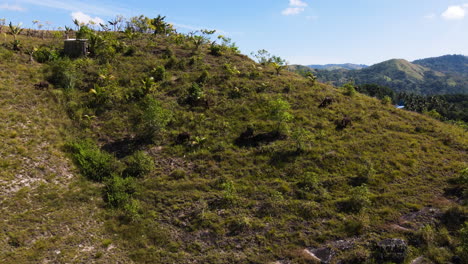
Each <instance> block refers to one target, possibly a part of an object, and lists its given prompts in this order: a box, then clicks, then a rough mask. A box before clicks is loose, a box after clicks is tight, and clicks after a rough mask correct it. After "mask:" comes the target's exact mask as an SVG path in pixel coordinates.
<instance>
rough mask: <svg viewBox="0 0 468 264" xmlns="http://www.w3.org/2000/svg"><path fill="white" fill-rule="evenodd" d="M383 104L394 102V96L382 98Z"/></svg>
mask: <svg viewBox="0 0 468 264" xmlns="http://www.w3.org/2000/svg"><path fill="white" fill-rule="evenodd" d="M381 102H382V104H383V105H389V104H391V103H392V98H390V96H388V95H386V96H385V97H384V98H383V99H382V101H381Z"/></svg>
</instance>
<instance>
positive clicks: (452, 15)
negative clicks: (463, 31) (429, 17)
mask: <svg viewBox="0 0 468 264" xmlns="http://www.w3.org/2000/svg"><path fill="white" fill-rule="evenodd" d="M467 9H468V4H464V5H455V6H449V7H448V8H447V10H445V12H444V13H442V17H443V18H444V19H447V20H460V19H463V18H464V17H465V15H466V10H467Z"/></svg>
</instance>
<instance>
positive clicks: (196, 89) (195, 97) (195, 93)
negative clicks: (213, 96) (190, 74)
mask: <svg viewBox="0 0 468 264" xmlns="http://www.w3.org/2000/svg"><path fill="white" fill-rule="evenodd" d="M204 96H205V94H204V93H203V89H202V88H201V87H200V85H198V84H197V83H193V84H192V86H190V88H189V89H188V96H187V101H188V102H189V103H191V102H196V101H199V100H200V99H202V98H203V97H204Z"/></svg>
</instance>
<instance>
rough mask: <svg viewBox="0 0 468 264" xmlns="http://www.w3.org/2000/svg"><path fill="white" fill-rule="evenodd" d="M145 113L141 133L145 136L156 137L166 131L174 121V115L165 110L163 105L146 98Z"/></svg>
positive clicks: (142, 117) (142, 118)
mask: <svg viewBox="0 0 468 264" xmlns="http://www.w3.org/2000/svg"><path fill="white" fill-rule="evenodd" d="M143 107H144V109H143V113H142V116H141V124H140V129H141V131H140V133H142V135H143V136H150V137H152V136H154V135H155V134H157V133H160V132H162V131H164V130H165V128H166V126H167V124H169V122H170V121H171V119H172V113H171V112H170V111H169V110H167V109H164V108H163V107H162V106H161V103H159V102H158V101H156V100H155V99H153V98H148V97H147V98H146V99H145V101H144V102H143Z"/></svg>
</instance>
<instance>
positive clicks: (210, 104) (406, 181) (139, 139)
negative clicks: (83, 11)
mask: <svg viewBox="0 0 468 264" xmlns="http://www.w3.org/2000/svg"><path fill="white" fill-rule="evenodd" d="M108 37H109V38H111V39H112V40H113V41H120V42H122V43H125V44H126V45H127V46H130V47H133V49H134V50H135V53H130V54H129V53H126V52H120V53H119V52H117V53H116V54H113V55H112V54H111V55H109V54H108V53H106V56H105V57H100V56H97V57H94V58H93V57H92V58H86V59H77V60H73V61H68V60H62V59H59V60H58V61H53V62H50V63H49V64H42V65H39V64H36V63H34V64H32V65H30V64H27V57H26V56H25V55H21V54H10V53H11V52H10V51H8V50H7V49H5V48H0V55H1V56H7V57H8V56H10V57H11V61H5V62H2V63H1V64H0V67H3V68H4V69H5V71H2V72H1V74H2V79H1V85H0V87H1V90H0V92H1V93H2V96H1V97H0V98H1V99H0V100H3V101H4V103H3V104H1V106H0V107H3V108H4V109H2V110H3V111H1V112H0V115H3V116H2V118H3V119H5V120H7V123H3V124H0V126H1V127H0V135H1V137H2V140H4V142H5V143H6V144H5V146H6V147H5V148H3V149H2V150H0V151H2V153H1V154H2V155H0V156H1V157H2V158H1V160H0V168H5V169H4V170H3V169H2V172H3V171H5V173H4V174H2V181H3V182H5V184H10V183H12V182H15V178H16V177H17V175H18V173H19V172H21V171H22V170H25V169H27V170H28V171H34V173H36V174H35V175H36V176H34V178H35V179H44V181H41V182H43V183H37V184H31V186H29V187H27V189H25V188H22V189H20V190H18V191H16V192H10V193H5V194H4V195H5V197H10V199H8V203H9V205H8V206H5V207H4V209H2V210H3V211H4V215H5V218H4V219H6V220H5V221H4V222H3V225H4V226H3V230H5V231H4V232H3V233H2V235H3V236H4V237H5V238H6V239H2V240H1V241H10V242H9V244H8V242H5V243H4V244H3V246H4V247H3V248H4V251H3V253H2V255H0V257H1V259H4V260H5V261H7V262H12V261H28V260H31V261H38V260H42V259H44V258H46V257H49V258H52V257H51V256H53V257H57V258H58V257H59V256H60V257H61V259H57V261H58V262H60V261H68V260H71V259H73V257H75V256H79V257H77V259H75V260H76V261H77V262H86V261H92V260H91V258H95V257H98V258H99V261H101V262H104V263H113V262H114V260H115V259H119V258H122V259H124V260H125V261H130V260H131V261H134V262H148V263H155V262H156V263H190V262H194V263H265V262H266V261H276V260H278V259H284V258H288V259H293V260H294V261H296V262H298V263H301V259H300V256H299V254H298V253H297V252H300V250H301V249H303V248H304V247H316V246H320V245H323V244H324V243H325V242H327V241H334V240H340V239H346V238H350V237H354V236H359V237H360V239H359V240H358V241H359V242H358V247H357V248H356V249H355V251H356V252H357V253H359V254H360V255H362V256H364V257H365V258H366V259H368V260H369V261H370V253H369V252H367V251H365V250H363V248H366V241H377V240H378V239H383V238H388V237H404V236H405V234H400V233H398V232H396V231H394V230H392V229H389V228H388V226H389V224H391V223H395V222H397V221H398V218H399V217H400V216H402V215H403V214H405V213H408V212H411V211H414V210H415V209H416V208H423V207H425V206H428V205H433V206H434V207H441V208H442V209H444V210H445V209H446V208H447V207H450V206H451V204H453V203H454V202H448V204H449V205H447V204H445V205H440V204H438V203H437V201H439V200H441V199H445V198H444V189H445V188H447V187H449V186H450V183H449V180H450V179H453V178H455V177H458V173H459V171H460V170H461V169H463V168H466V167H467V164H466V161H467V158H468V156H467V154H466V150H467V146H468V144H467V135H466V131H465V130H463V129H461V128H459V127H456V126H452V125H448V124H445V123H442V122H439V121H437V120H435V119H431V118H430V117H427V116H424V115H420V114H417V113H412V112H407V111H404V110H399V109H395V108H394V107H393V106H389V105H383V104H382V103H381V102H380V101H379V100H377V99H372V98H369V97H367V96H364V95H362V94H359V93H354V92H353V96H348V95H345V93H346V91H343V89H337V88H334V87H331V86H329V85H325V84H319V83H317V84H316V85H314V86H311V85H310V82H309V81H308V80H307V79H305V78H303V77H301V76H299V75H296V74H294V73H292V72H288V71H285V70H284V71H281V72H280V75H277V72H276V71H275V69H274V68H273V67H272V66H271V65H270V66H268V65H259V64H256V63H255V62H253V61H251V60H250V59H249V58H247V57H246V56H244V55H241V54H237V53H235V51H233V50H230V49H223V51H222V53H221V55H219V54H216V55H212V54H210V52H211V51H210V47H209V45H204V46H201V47H200V48H199V49H198V50H194V44H193V43H192V42H191V41H190V40H189V39H187V38H185V37H182V39H180V38H176V37H175V36H167V37H165V36H158V37H154V36H146V35H143V36H140V37H139V38H138V39H136V40H131V41H129V40H127V39H125V37H124V36H123V35H109V36H108ZM40 41H41V40H37V39H27V38H24V43H25V44H33V43H36V42H40ZM48 41H50V43H48V44H47V45H49V46H52V47H54V46H59V45H60V43H59V42H58V41H56V40H55V41H53V40H48ZM108 43H113V42H112V41H109V42H108ZM104 48H105V47H104ZM5 54H6V55H5ZM162 66H164V70H165V74H161V72H162V70H161V69H163V68H162ZM155 69H158V70H155ZM9 71H11V72H9ZM63 73H66V74H65V75H63ZM153 75H157V76H156V77H157V78H155V80H154V82H151V81H150V80H149V77H153V78H154V77H155V76H153ZM162 75H164V76H163V77H161V76H162ZM63 76H65V77H67V78H51V77H63ZM44 79H48V80H50V81H52V82H53V83H54V84H55V87H53V88H51V89H49V90H47V91H38V90H34V89H33V86H32V84H34V83H36V82H39V81H42V80H44ZM63 80H65V81H63ZM143 81H144V82H143ZM71 84H73V85H71ZM194 87H195V88H194ZM327 96H331V97H333V98H334V102H333V103H332V104H331V105H330V106H329V107H326V108H319V107H318V105H319V104H320V103H321V102H322V100H323V99H324V98H325V97H327ZM275 102H276V103H275ZM344 117H349V118H351V120H352V124H350V125H349V126H347V127H346V128H344V129H339V127H337V123H340V122H341V121H342V120H343V118H344ZM28 121H30V122H28ZM28 125H29V126H32V127H33V128H29V127H28ZM248 127H250V128H252V129H253V135H250V136H247V138H249V140H251V139H252V138H254V137H256V138H257V139H258V138H261V137H264V138H265V137H270V139H271V137H273V140H272V142H268V141H264V143H261V144H259V145H252V146H238V145H236V144H235V142H236V139H238V138H239V137H240V136H241V134H242V133H243V132H245V131H246V129H247V128H248ZM31 129H33V130H31ZM273 132H275V133H273ZM182 133H185V135H188V138H186V140H183V141H179V142H178V138H179V136H180V135H182ZM78 139H79V140H81V139H86V140H87V141H86V142H90V143H89V145H87V144H77V143H75V145H72V146H74V148H73V149H74V150H75V151H71V152H70V153H65V150H66V149H67V148H65V147H64V146H65V145H67V144H66V143H67V142H68V143H69V142H77V140H78ZM44 142H46V143H47V144H45V143H44ZM86 146H88V147H86ZM89 146H91V147H89ZM49 156H50V158H44V157H49ZM25 157H27V158H30V159H32V160H34V159H35V158H38V159H44V160H47V162H44V163H42V164H41V163H31V164H33V165H31V164H27V163H26V164H25V163H24V162H22V161H21V160H22V159H23V158H25ZM67 157H68V158H67ZM70 160H74V161H75V163H74V164H75V166H76V168H75V167H74V166H73V165H72V163H71V161H70ZM101 161H102V162H101ZM62 167H65V171H66V172H67V173H68V174H69V175H70V176H71V177H70V178H68V179H66V180H65V181H64V182H60V180H62V179H63V175H64V172H63V171H58V168H62ZM103 168H104V169H103ZM49 170H55V173H45V171H49ZM80 172H81V174H82V175H83V176H88V178H90V179H92V180H104V182H103V183H95V182H93V181H89V180H86V179H85V178H84V177H81V176H80ZM31 173H32V172H31ZM3 175H5V176H3ZM56 181H58V182H56ZM41 186H42V187H41ZM13 204H17V207H16V208H18V209H15V210H12V209H11V210H8V208H13ZM343 205H345V206H343ZM66 226H67V227H68V228H69V229H71V230H68V229H66ZM457 232H458V231H456V230H455V231H453V232H452V233H450V234H449V236H450V237H452V238H453V240H454V241H455V242H454V245H457V243H459V242H457V241H458V238H457V236H458V233H457ZM28 233H31V234H33V236H32V237H36V239H32V238H31V236H29V237H28V236H26V234H28ZM44 234H49V235H44ZM408 238H409V235H408ZM109 241H111V242H109ZM80 244H81V245H83V247H89V248H91V247H92V249H91V250H89V251H87V250H84V249H83V247H80V246H79V245H80ZM104 245H107V246H104ZM109 245H115V246H116V247H117V248H116V249H114V250H112V251H107V250H106V249H105V247H109ZM54 250H61V252H64V253H63V255H61V254H62V253H61V254H59V256H56V255H53V254H54V253H53V252H54ZM418 250H420V251H421V254H425V253H427V252H428V249H425V248H421V249H418ZM444 250H446V251H447V252H451V253H453V254H454V252H455V250H454V249H453V248H450V247H447V248H446V249H444ZM446 251H443V252H442V251H441V252H439V253H440V254H438V255H437V256H433V258H434V259H436V258H439V257H440V258H443V257H444V256H445V254H446ZM83 252H85V253H83ZM366 256H367V257H366ZM339 257H340V256H339ZM341 257H343V258H344V257H346V256H341ZM348 257H349V256H348ZM427 257H430V256H429V255H427ZM75 260H74V261H75Z"/></svg>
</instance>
